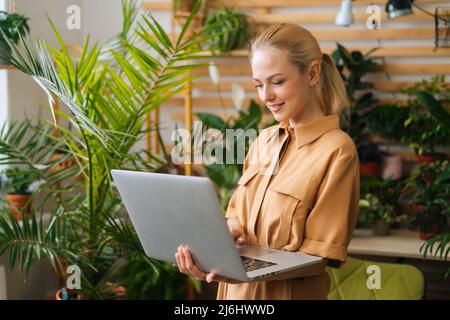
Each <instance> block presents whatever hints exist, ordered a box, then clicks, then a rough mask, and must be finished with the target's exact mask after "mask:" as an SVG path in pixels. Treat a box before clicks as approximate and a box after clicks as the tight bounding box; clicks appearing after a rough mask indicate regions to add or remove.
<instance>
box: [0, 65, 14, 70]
mask: <svg viewBox="0 0 450 320" xmlns="http://www.w3.org/2000/svg"><path fill="white" fill-rule="evenodd" d="M14 69H15V68H14V67H13V66H3V65H0V70H14Z"/></svg>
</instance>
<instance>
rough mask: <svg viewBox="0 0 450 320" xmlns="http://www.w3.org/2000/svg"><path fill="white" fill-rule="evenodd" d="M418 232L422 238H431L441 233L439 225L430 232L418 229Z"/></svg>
mask: <svg viewBox="0 0 450 320" xmlns="http://www.w3.org/2000/svg"><path fill="white" fill-rule="evenodd" d="M417 233H418V234H419V238H420V239H421V240H424V241H426V240H429V239H431V238H433V237H434V236H435V235H437V234H438V233H439V227H437V226H433V227H432V228H431V230H430V231H429V232H424V231H422V230H418V231H417Z"/></svg>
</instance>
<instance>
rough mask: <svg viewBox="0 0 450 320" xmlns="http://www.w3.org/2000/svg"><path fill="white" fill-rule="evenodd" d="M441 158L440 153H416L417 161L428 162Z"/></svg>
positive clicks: (420, 162)
mask: <svg viewBox="0 0 450 320" xmlns="http://www.w3.org/2000/svg"><path fill="white" fill-rule="evenodd" d="M440 159H442V155H441V154H419V155H417V163H419V164H428V163H433V162H436V161H438V160H440Z"/></svg>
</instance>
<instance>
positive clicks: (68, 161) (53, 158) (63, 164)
mask: <svg viewBox="0 0 450 320" xmlns="http://www.w3.org/2000/svg"><path fill="white" fill-rule="evenodd" d="M64 156H65V154H63V153H54V154H52V155H51V157H50V159H51V161H58V160H59V159H61V158H62V157H64ZM72 164H73V159H72V158H69V159H66V160H65V161H63V162H60V163H58V164H57V165H56V166H54V167H53V168H51V169H50V170H49V172H51V173H54V172H57V171H58V170H61V169H63V168H65V167H69V166H71V165H72Z"/></svg>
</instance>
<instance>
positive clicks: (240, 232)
mask: <svg viewBox="0 0 450 320" xmlns="http://www.w3.org/2000/svg"><path fill="white" fill-rule="evenodd" d="M227 225H228V230H229V231H230V233H231V236H232V237H233V240H234V241H235V242H236V244H238V245H243V244H244V243H245V240H246V238H245V230H244V226H243V225H242V224H241V223H240V222H239V220H238V218H228V219H227Z"/></svg>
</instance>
